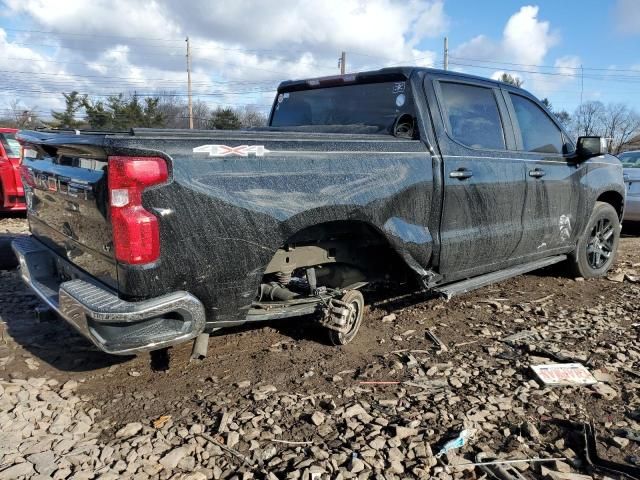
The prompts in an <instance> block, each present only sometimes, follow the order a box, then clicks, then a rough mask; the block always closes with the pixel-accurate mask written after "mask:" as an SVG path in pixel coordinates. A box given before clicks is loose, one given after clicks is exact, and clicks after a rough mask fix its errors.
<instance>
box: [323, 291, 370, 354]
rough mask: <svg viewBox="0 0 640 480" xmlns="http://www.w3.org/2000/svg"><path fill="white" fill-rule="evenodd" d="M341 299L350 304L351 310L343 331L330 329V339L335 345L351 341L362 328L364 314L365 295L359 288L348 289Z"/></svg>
mask: <svg viewBox="0 0 640 480" xmlns="http://www.w3.org/2000/svg"><path fill="white" fill-rule="evenodd" d="M340 301H341V302H344V303H345V304H347V305H349V306H350V307H351V308H350V310H351V311H350V312H349V314H348V315H347V319H346V320H347V322H346V324H345V326H344V330H343V331H341V332H338V331H336V330H329V340H330V341H331V343H332V344H333V345H346V344H347V343H349V342H351V341H352V340H353V339H354V338H355V336H356V335H357V333H358V330H359V329H360V324H361V323H362V317H363V315H364V297H363V296H362V293H360V292H359V291H358V290H348V291H347V292H346V293H345V294H344V295H343V296H342V298H340Z"/></svg>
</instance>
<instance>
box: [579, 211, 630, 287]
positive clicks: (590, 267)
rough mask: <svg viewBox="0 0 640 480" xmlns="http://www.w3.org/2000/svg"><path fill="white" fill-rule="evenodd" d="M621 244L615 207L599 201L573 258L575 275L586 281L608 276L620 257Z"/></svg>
mask: <svg viewBox="0 0 640 480" xmlns="http://www.w3.org/2000/svg"><path fill="white" fill-rule="evenodd" d="M619 241H620V220H619V219H618V212H616V210H615V208H613V207H612V206H611V205H609V204H608V203H605V202H596V206H595V208H594V209H593V212H592V213H591V217H590V218H589V223H587V228H585V230H584V232H583V234H582V236H581V237H580V238H579V240H578V245H577V246H576V249H575V251H574V252H573V253H572V254H571V257H570V259H569V261H570V265H571V267H572V271H573V272H572V273H574V274H575V275H578V276H581V277H584V278H597V277H602V276H604V275H606V273H607V272H608V271H609V269H610V268H611V266H612V265H613V262H614V260H615V257H616V253H617V251H618V243H619Z"/></svg>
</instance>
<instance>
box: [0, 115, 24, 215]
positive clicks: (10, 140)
mask: <svg viewBox="0 0 640 480" xmlns="http://www.w3.org/2000/svg"><path fill="white" fill-rule="evenodd" d="M17 131H18V130H16V129H15V128H0V212H19V211H25V210H26V209H27V205H26V203H25V199H24V189H23V188H22V180H21V179H20V144H19V143H18V142H17V140H16V132H17Z"/></svg>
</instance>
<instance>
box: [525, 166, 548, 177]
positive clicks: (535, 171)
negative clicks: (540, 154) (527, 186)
mask: <svg viewBox="0 0 640 480" xmlns="http://www.w3.org/2000/svg"><path fill="white" fill-rule="evenodd" d="M545 175H546V172H545V171H544V170H542V169H541V168H534V169H533V170H529V176H530V177H534V178H542V177H544V176H545Z"/></svg>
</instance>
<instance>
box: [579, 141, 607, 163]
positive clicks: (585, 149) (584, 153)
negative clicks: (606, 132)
mask: <svg viewBox="0 0 640 480" xmlns="http://www.w3.org/2000/svg"><path fill="white" fill-rule="evenodd" d="M605 153H607V139H606V138H604V137H578V143H577V145H576V154H577V155H578V158H580V159H583V160H586V159H587V158H591V157H597V156H598V155H604V154H605Z"/></svg>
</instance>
